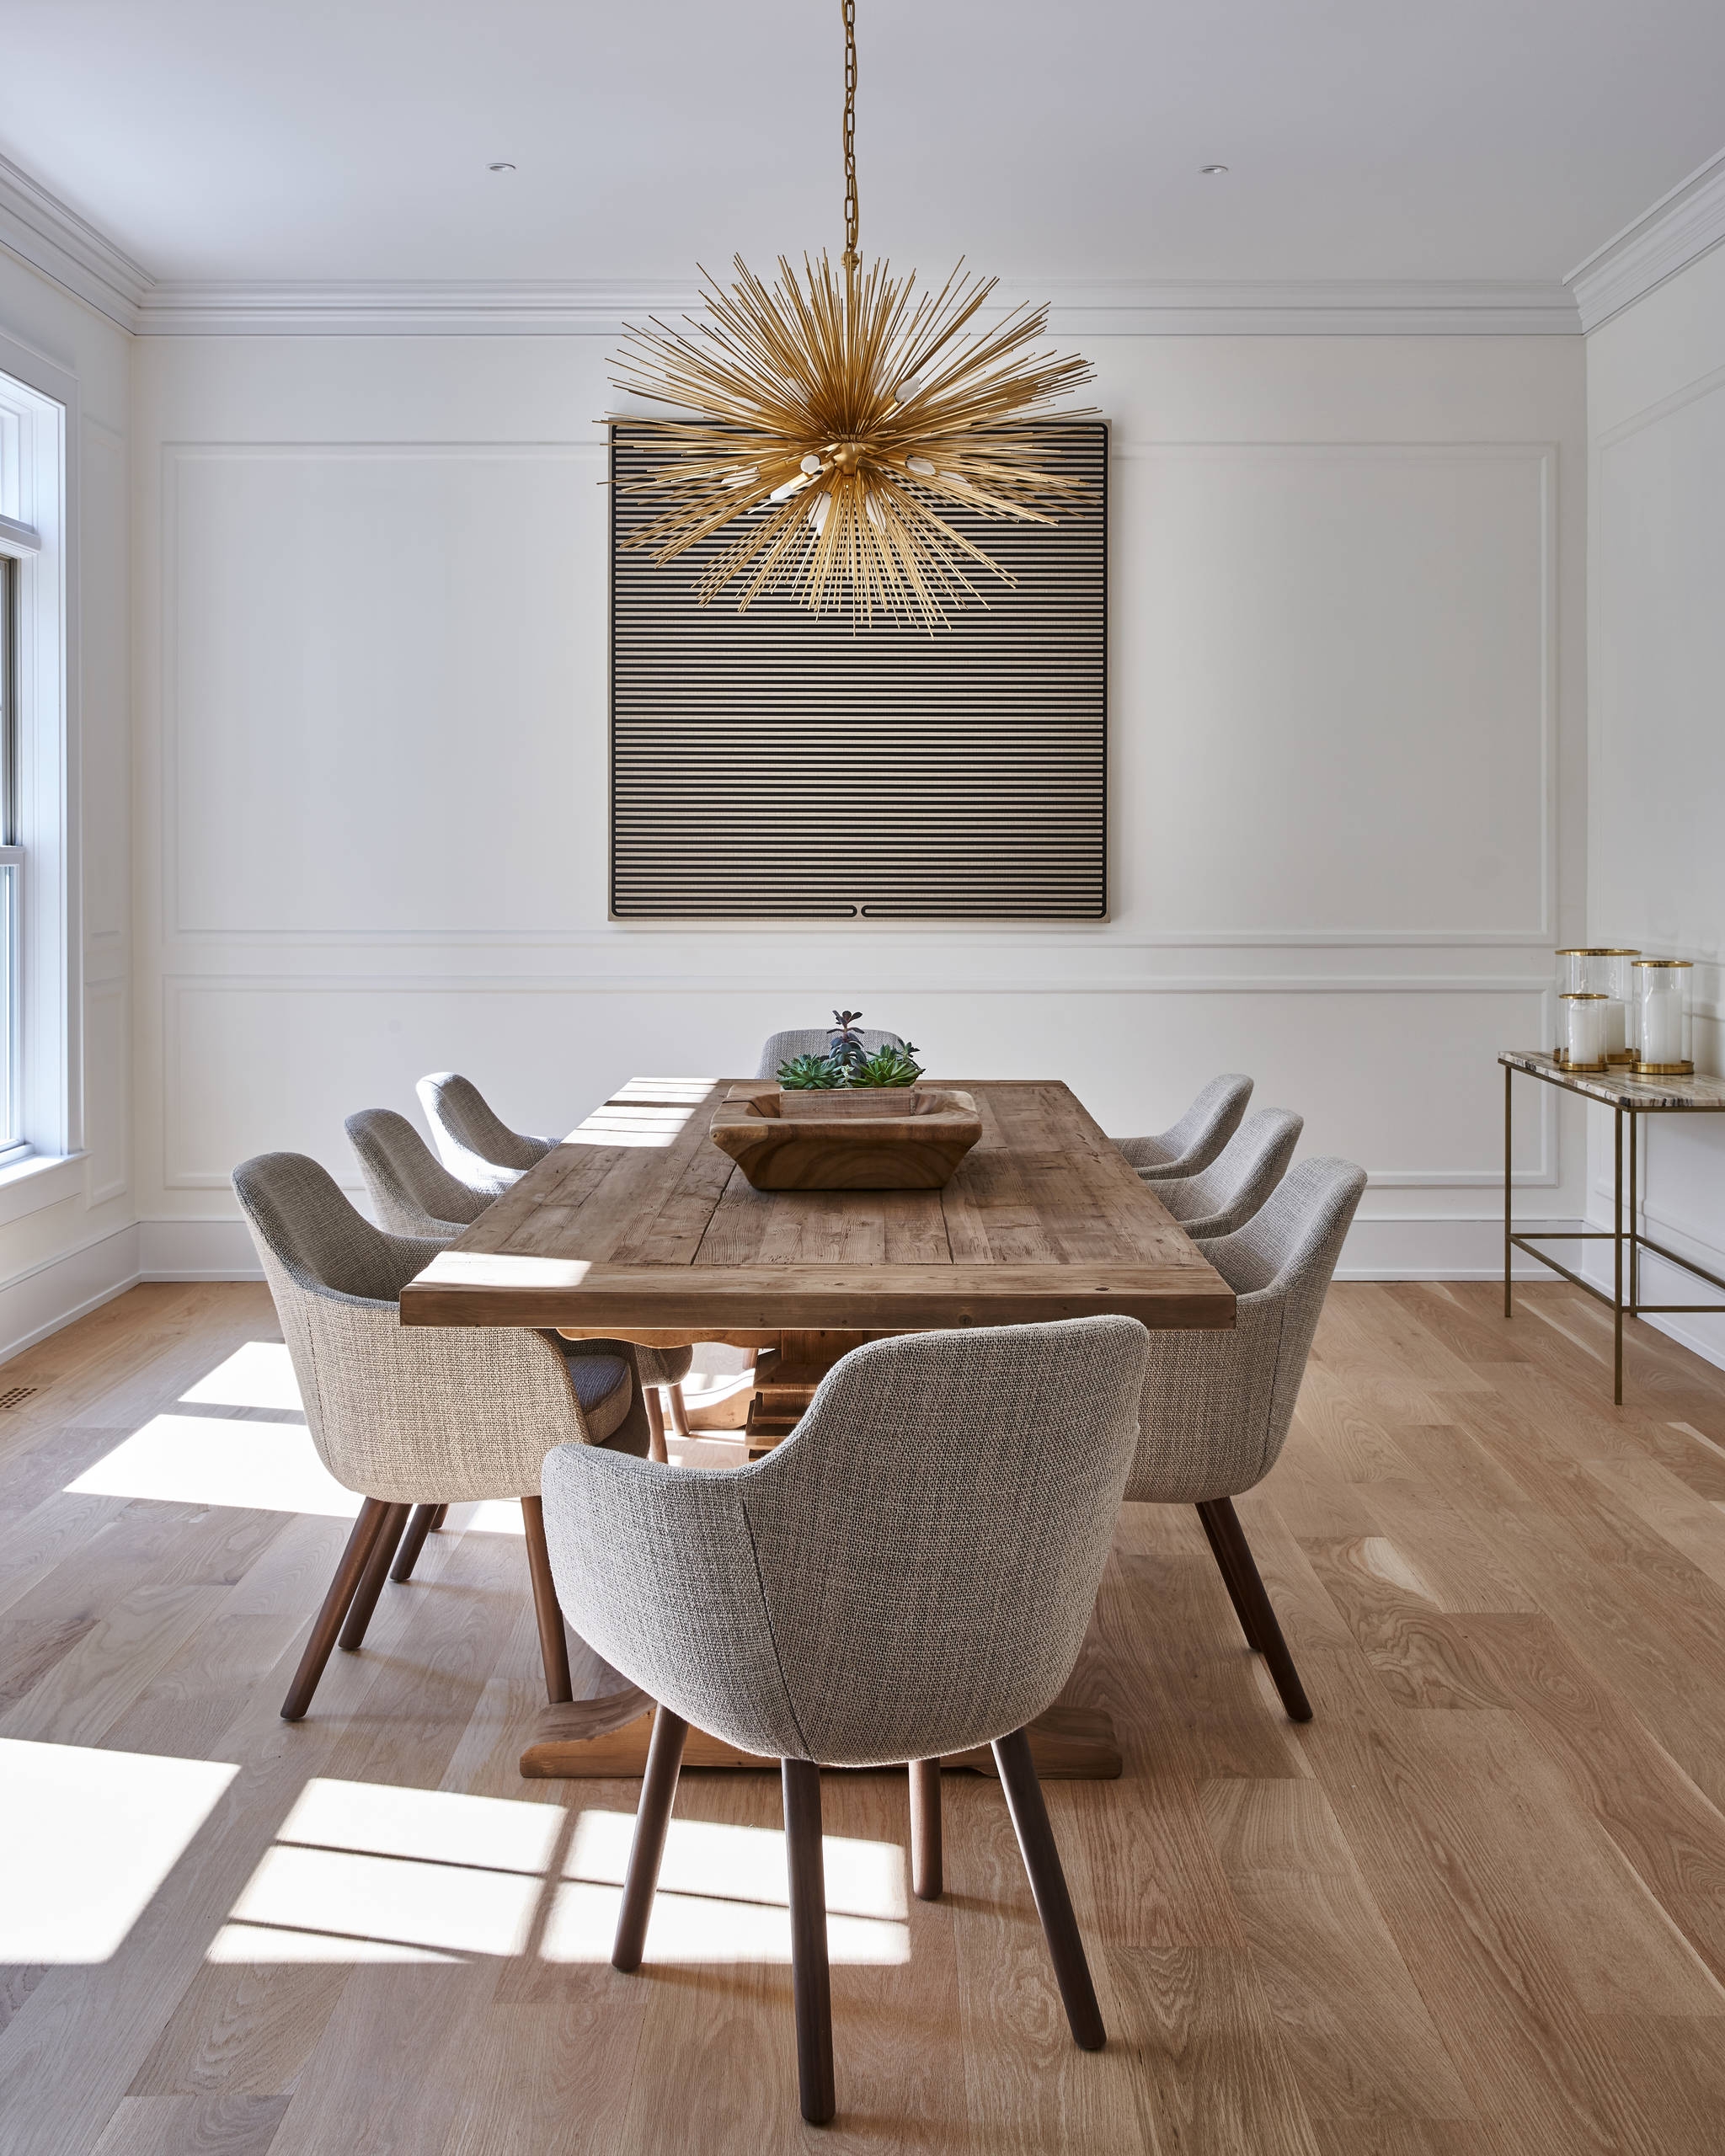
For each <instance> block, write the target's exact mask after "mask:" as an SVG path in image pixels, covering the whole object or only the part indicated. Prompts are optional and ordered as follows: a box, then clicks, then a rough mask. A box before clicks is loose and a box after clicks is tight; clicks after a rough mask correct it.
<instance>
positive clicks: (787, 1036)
mask: <svg viewBox="0 0 1725 2156" xmlns="http://www.w3.org/2000/svg"><path fill="white" fill-rule="evenodd" d="M857 1039H858V1040H859V1041H861V1042H862V1043H863V1047H864V1048H865V1049H867V1050H868V1053H869V1054H870V1055H873V1053H874V1051H875V1050H876V1049H878V1048H902V1047H903V1046H904V1045H905V1043H904V1042H903V1041H902V1040H900V1038H899V1036H898V1035H897V1034H896V1033H880V1032H878V1031H877V1030H876V1028H875V1027H873V1026H858V1027H857ZM831 1046H832V1035H831V1033H830V1032H829V1031H828V1029H827V1028H826V1027H825V1026H807V1027H803V1028H802V1029H801V1031H799V1032H795V1033H770V1034H768V1036H767V1039H766V1047H765V1048H763V1049H761V1061H760V1064H759V1066H758V1067H757V1068H756V1072H755V1075H756V1077H757V1078H777V1075H778V1067H779V1065H780V1064H782V1063H788V1062H789V1061H790V1059H791V1058H792V1057H793V1055H825V1054H826V1052H827V1050H828V1049H830V1047H831Z"/></svg>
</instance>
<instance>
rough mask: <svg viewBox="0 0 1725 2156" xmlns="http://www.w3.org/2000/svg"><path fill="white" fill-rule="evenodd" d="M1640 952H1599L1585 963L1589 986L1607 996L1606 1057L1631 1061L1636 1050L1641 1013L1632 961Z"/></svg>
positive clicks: (1612, 1060)
mask: <svg viewBox="0 0 1725 2156" xmlns="http://www.w3.org/2000/svg"><path fill="white" fill-rule="evenodd" d="M1640 956H1641V953H1640V952H1639V951H1601V952H1599V953H1596V954H1595V955H1594V957H1593V958H1590V959H1589V962H1588V974H1589V979H1588V986H1589V988H1594V989H1597V990H1599V994H1600V995H1604V996H1606V997H1608V998H1609V999H1610V1007H1609V1008H1608V1009H1607V1011H1606V1012H1605V1060H1606V1062H1607V1063H1633V1062H1634V1061H1635V1060H1636V1059H1637V1054H1639V1049H1638V1046H1637V1043H1638V1041H1639V1038H1640V1033H1639V1025H1640V1017H1641V1012H1640V1008H1639V1003H1638V999H1637V995H1636V983H1635V972H1634V963H1635V961H1636V959H1637V958H1639V957H1640Z"/></svg>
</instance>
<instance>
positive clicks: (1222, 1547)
mask: <svg viewBox="0 0 1725 2156" xmlns="http://www.w3.org/2000/svg"><path fill="white" fill-rule="evenodd" d="M1194 1510H1195V1511H1196V1513H1197V1514H1198V1524H1199V1526H1200V1527H1201V1528H1202V1529H1204V1540H1206V1541H1207V1542H1208V1543H1209V1544H1210V1555H1211V1556H1212V1557H1214V1558H1215V1561H1216V1570H1217V1571H1218V1572H1220V1574H1221V1576H1222V1585H1223V1586H1224V1587H1225V1588H1226V1589H1227V1590H1228V1599H1229V1601H1230V1602H1231V1603H1232V1604H1233V1605H1234V1614H1235V1615H1236V1617H1237V1618H1238V1619H1239V1620H1240V1629H1241V1630H1242V1632H1244V1633H1245V1635H1246V1644H1247V1646H1249V1647H1250V1648H1251V1649H1252V1652H1253V1653H1254V1654H1262V1653H1263V1641H1262V1640H1261V1639H1259V1637H1258V1632H1257V1630H1256V1627H1255V1626H1254V1625H1253V1623H1252V1609H1251V1605H1250V1604H1248V1603H1247V1601H1245V1599H1244V1598H1242V1595H1241V1593H1240V1583H1239V1582H1238V1581H1237V1580H1236V1577H1235V1576H1234V1565H1233V1560H1232V1557H1231V1554H1230V1552H1229V1550H1228V1547H1227V1545H1226V1543H1225V1542H1224V1541H1223V1540H1222V1538H1221V1537H1220V1534H1217V1532H1216V1529H1215V1521H1214V1520H1212V1519H1211V1518H1210V1508H1209V1507H1208V1506H1206V1505H1198V1506H1195V1507H1194Z"/></svg>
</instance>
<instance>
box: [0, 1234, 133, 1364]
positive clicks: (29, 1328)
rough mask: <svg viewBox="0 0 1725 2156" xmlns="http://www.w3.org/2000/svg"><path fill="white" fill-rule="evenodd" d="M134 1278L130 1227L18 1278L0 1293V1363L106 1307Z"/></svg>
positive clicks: (65, 1252) (46, 1261) (102, 1236)
mask: <svg viewBox="0 0 1725 2156" xmlns="http://www.w3.org/2000/svg"><path fill="white" fill-rule="evenodd" d="M139 1278H140V1274H139V1271H138V1231H137V1229H136V1226H128V1227H124V1228H115V1230H113V1231H112V1233H111V1234H109V1235H99V1236H98V1237H97V1238H96V1239H95V1241H93V1242H88V1243H84V1244H82V1245H81V1246H79V1247H78V1248H77V1250H70V1251H63V1252H62V1253H61V1255H60V1256H59V1257H50V1258H45V1259H43V1261H42V1262H41V1263H40V1265H33V1266H32V1267H30V1268H29V1271H28V1272H25V1273H19V1274H18V1275H16V1276H15V1278H13V1279H10V1280H8V1282H7V1283H5V1285H4V1286H3V1287H0V1363H6V1362H9V1361H10V1360H11V1359H12V1358H13V1356H14V1355H21V1354H22V1353H24V1349H25V1348H34V1347H35V1344H36V1342H38V1341H39V1340H45V1339H46V1338H47V1337H48V1336H49V1334H50V1333H51V1332H58V1331H60V1329H61V1326H67V1325H71V1324H72V1323H73V1321H75V1320H77V1319H78V1318H81V1317H83V1316H86V1315H88V1313H89V1312H90V1311H91V1310H99V1309H100V1308H101V1306H102V1305H103V1304H104V1303H111V1302H112V1301H113V1299H114V1298H115V1296H116V1295H123V1294H125V1293H126V1289H128V1288H131V1287H135V1286H136V1284H137V1282H138V1279H139Z"/></svg>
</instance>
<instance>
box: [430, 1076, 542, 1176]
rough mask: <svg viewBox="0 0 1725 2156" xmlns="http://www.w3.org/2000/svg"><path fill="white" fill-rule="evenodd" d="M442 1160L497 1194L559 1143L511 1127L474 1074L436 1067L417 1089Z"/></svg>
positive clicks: (453, 1170)
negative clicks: (477, 1083)
mask: <svg viewBox="0 0 1725 2156" xmlns="http://www.w3.org/2000/svg"><path fill="white" fill-rule="evenodd" d="M415 1090H416V1091H418V1093H419V1105H420V1107H423V1108H424V1109H425V1120H426V1122H427V1123H429V1124H430V1128H431V1135H432V1137H433V1138H434V1139H435V1140H436V1143H437V1150H438V1154H439V1155H440V1157H441V1160H442V1161H443V1165H444V1166H445V1167H446V1168H447V1169H448V1170H449V1171H450V1173H451V1175H452V1176H459V1177H460V1178H461V1180H462V1182H465V1183H468V1184H470V1185H471V1186H472V1187H473V1189H475V1190H482V1191H484V1192H486V1193H488V1194H489V1195H490V1196H492V1197H495V1196H496V1195H497V1193H499V1191H502V1190H507V1189H508V1188H509V1187H510V1184H511V1183H512V1182H515V1180H516V1179H517V1177H521V1176H523V1175H525V1174H526V1171H527V1170H528V1169H529V1168H531V1166H533V1164H534V1162H535V1161H542V1160H543V1159H544V1158H545V1155H547V1153H548V1152H550V1151H551V1150H553V1147H554V1146H555V1145H556V1143H557V1141H556V1139H553V1138H530V1137H528V1136H527V1135H526V1133H525V1132H522V1131H519V1130H511V1129H510V1127H509V1125H508V1124H507V1123H504V1122H502V1121H501V1120H500V1119H499V1118H498V1116H497V1115H496V1114H495V1113H494V1111H493V1109H492V1107H491V1104H490V1102H489V1101H488V1100H487V1099H486V1098H485V1096H484V1095H483V1093H482V1092H481V1091H479V1088H478V1086H476V1085H475V1084H474V1083H473V1080H472V1079H471V1078H463V1077H462V1075H461V1074H460V1072H459V1071H456V1070H434V1071H432V1072H431V1073H430V1075H428V1076H426V1077H424V1078H422V1079H421V1080H420V1081H419V1085H418V1086H417V1088H416V1089H415Z"/></svg>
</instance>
